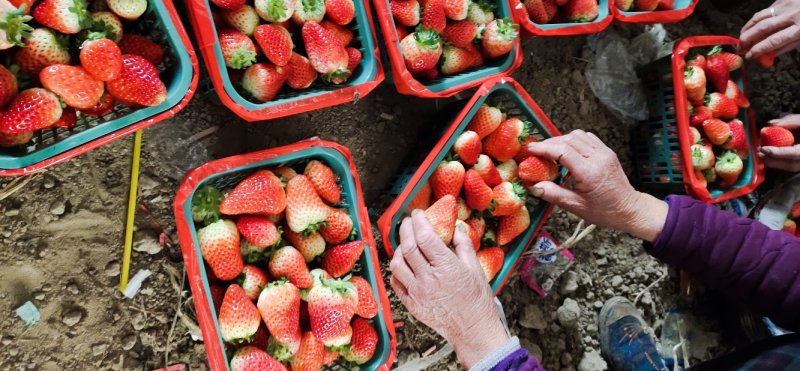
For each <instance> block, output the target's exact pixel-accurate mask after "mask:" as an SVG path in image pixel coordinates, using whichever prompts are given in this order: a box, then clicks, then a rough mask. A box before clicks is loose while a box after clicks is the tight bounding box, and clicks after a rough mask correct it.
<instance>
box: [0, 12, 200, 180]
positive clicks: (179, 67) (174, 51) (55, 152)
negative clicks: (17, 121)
mask: <svg viewBox="0 0 800 371" xmlns="http://www.w3.org/2000/svg"><path fill="white" fill-rule="evenodd" d="M176 18H177V15H176ZM126 26H127V28H126V31H132V32H133V33H138V34H141V35H147V36H148V38H150V39H151V40H153V41H155V42H156V43H158V44H159V45H161V46H162V47H163V48H164V61H163V62H162V63H161V64H160V65H159V66H157V67H158V70H159V72H160V77H161V80H162V81H164V83H165V85H166V86H167V99H166V100H165V101H164V102H163V103H161V104H160V105H158V106H154V107H143V108H131V107H127V106H123V105H121V104H118V105H116V107H114V109H113V110H112V111H111V112H110V113H108V114H106V115H104V116H102V117H93V116H88V115H81V116H80V117H79V119H78V123H77V124H76V125H75V126H74V127H73V128H71V129H62V128H52V129H45V130H40V131H38V132H37V133H36V134H35V135H34V137H33V140H32V141H31V142H30V143H29V144H28V145H27V146H25V147H18V148H0V174H3V175H6V174H10V175H18V174H17V173H15V172H14V170H19V169H23V168H27V169H26V170H25V172H31V171H35V170H39V169H41V168H44V167H45V166H47V165H50V163H48V164H46V165H43V166H38V165H42V163H44V162H47V160H48V159H53V158H54V157H57V156H59V155H63V154H65V153H66V152H68V151H72V150H77V151H74V153H72V154H71V155H70V157H74V156H77V155H79V154H81V153H84V152H86V151H88V150H90V149H91V148H85V150H82V149H84V148H83V147H85V146H87V145H88V144H89V143H90V142H92V141H94V140H97V139H99V138H102V137H104V136H106V135H109V134H113V133H115V132H117V131H119V130H121V129H125V128H128V127H130V126H131V125H135V124H136V125H141V127H144V126H147V125H151V124H153V123H155V122H157V121H158V120H153V121H152V122H148V121H147V120H148V119H152V118H153V116H156V115H158V114H161V113H163V112H166V111H169V110H170V109H173V108H174V107H175V106H176V105H178V104H179V103H180V102H181V100H183V99H184V97H186V96H187V94H191V93H192V91H191V89H190V86H191V85H192V82H193V74H194V71H193V65H192V57H190V51H191V49H190V48H191V45H186V44H184V40H182V38H181V33H180V32H178V30H177V29H176V25H175V24H174V23H173V20H172V18H171V16H170V10H169V9H168V8H167V7H166V6H165V4H164V3H163V2H162V1H157V0H149V3H148V8H147V12H146V13H145V14H144V15H142V17H141V18H140V19H139V20H138V21H136V22H135V23H126ZM186 42H187V43H188V40H186ZM187 48H189V49H187ZM175 112H177V110H175ZM164 118H165V117H164ZM162 119H163V118H162Z"/></svg>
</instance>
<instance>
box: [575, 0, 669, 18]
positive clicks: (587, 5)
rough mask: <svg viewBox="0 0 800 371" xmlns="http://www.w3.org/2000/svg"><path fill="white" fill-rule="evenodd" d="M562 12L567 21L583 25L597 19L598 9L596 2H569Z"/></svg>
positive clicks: (579, 0)
mask: <svg viewBox="0 0 800 371" xmlns="http://www.w3.org/2000/svg"><path fill="white" fill-rule="evenodd" d="M639 1H641V0H637V4H638V2H639ZM650 1H653V0H650ZM655 1H658V0H655ZM654 9H655V8H654ZM562 11H563V13H564V18H566V19H567V20H568V21H570V22H580V23H583V22H591V21H594V20H595V19H597V15H598V11H599V9H598V5H597V0H570V2H568V3H567V4H566V5H565V6H564V8H562Z"/></svg>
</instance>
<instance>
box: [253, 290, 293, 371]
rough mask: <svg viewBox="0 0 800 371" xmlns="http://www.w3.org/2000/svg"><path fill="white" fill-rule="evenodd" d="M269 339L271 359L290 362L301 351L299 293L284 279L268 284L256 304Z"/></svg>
mask: <svg viewBox="0 0 800 371" xmlns="http://www.w3.org/2000/svg"><path fill="white" fill-rule="evenodd" d="M256 306H257V307H258V311H259V312H260V313H261V319H263V320H264V324H265V325H267V329H268V330H269V333H270V334H271V335H272V340H273V341H272V343H273V344H272V345H273V346H272V348H273V349H271V352H270V353H272V355H273V356H274V357H275V358H277V359H278V360H281V361H285V360H289V359H290V358H291V357H292V355H293V354H295V353H297V351H298V349H299V348H300V290H299V289H298V288H297V286H295V285H294V284H292V283H291V282H289V281H288V280H286V279H280V280H277V281H274V282H270V283H269V284H268V285H267V286H266V287H264V290H262V291H261V295H259V296H258V303H257V304H256Z"/></svg>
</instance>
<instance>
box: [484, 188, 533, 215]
mask: <svg viewBox="0 0 800 371" xmlns="http://www.w3.org/2000/svg"><path fill="white" fill-rule="evenodd" d="M492 202H493V203H494V210H492V215H494V216H508V215H512V214H514V212H516V211H517V210H519V209H520V208H521V207H522V206H523V205H525V188H524V187H523V186H522V185H521V184H519V183H516V182H515V183H511V182H503V183H500V185H498V186H497V187H494V189H492Z"/></svg>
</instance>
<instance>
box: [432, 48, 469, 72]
mask: <svg viewBox="0 0 800 371" xmlns="http://www.w3.org/2000/svg"><path fill="white" fill-rule="evenodd" d="M472 59H473V57H472V54H471V53H470V52H469V51H468V50H467V49H465V48H459V47H457V46H453V45H450V44H445V45H444V47H443V48H442V62H441V64H440V66H439V68H440V70H441V72H442V75H445V76H451V75H455V74H459V73H461V72H464V71H465V70H466V69H468V68H470V67H471V66H472V62H473V61H472Z"/></svg>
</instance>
